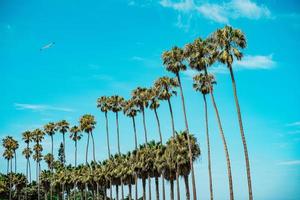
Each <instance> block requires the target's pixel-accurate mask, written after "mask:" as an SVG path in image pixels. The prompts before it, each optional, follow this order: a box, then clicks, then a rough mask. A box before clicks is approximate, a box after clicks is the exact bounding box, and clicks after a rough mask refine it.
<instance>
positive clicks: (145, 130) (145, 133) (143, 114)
mask: <svg viewBox="0 0 300 200" xmlns="http://www.w3.org/2000/svg"><path fill="white" fill-rule="evenodd" d="M142 116H143V125H144V135H145V142H146V145H147V144H148V138H147V127H146V119H145V110H144V108H143V109H142Z"/></svg>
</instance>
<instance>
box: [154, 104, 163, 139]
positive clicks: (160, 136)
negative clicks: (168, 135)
mask: <svg viewBox="0 0 300 200" xmlns="http://www.w3.org/2000/svg"><path fill="white" fill-rule="evenodd" d="M154 113H155V118H156V122H157V128H158V133H159V140H160V143H161V144H162V134H161V128H160V122H159V118H158V114H157V110H156V109H154Z"/></svg>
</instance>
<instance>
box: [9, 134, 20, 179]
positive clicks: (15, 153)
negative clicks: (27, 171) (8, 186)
mask: <svg viewBox="0 0 300 200" xmlns="http://www.w3.org/2000/svg"><path fill="white" fill-rule="evenodd" d="M11 142H12V143H11V149H12V151H13V152H14V157H15V174H16V173H17V152H16V151H17V149H18V148H19V142H18V141H17V140H15V139H13V138H12V140H11Z"/></svg>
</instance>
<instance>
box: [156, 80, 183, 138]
mask: <svg viewBox="0 0 300 200" xmlns="http://www.w3.org/2000/svg"><path fill="white" fill-rule="evenodd" d="M177 87H179V85H178V81H177V79H176V78H170V77H167V76H163V77H160V78H158V79H157V80H156V81H155V82H154V88H155V89H156V90H157V91H158V99H159V100H164V101H168V106H169V111H170V116H171V128H172V134H173V137H175V123H174V116H173V109H172V104H171V97H172V96H173V95H177V92H176V88H177Z"/></svg>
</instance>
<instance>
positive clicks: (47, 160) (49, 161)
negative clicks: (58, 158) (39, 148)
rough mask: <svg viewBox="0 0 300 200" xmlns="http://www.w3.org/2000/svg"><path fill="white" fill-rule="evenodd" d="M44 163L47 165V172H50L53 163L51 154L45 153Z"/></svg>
mask: <svg viewBox="0 0 300 200" xmlns="http://www.w3.org/2000/svg"><path fill="white" fill-rule="evenodd" d="M44 161H45V163H46V164H47V167H48V170H51V168H52V166H53V161H54V157H53V155H52V154H51V153H47V154H46V155H45V156H44Z"/></svg>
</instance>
